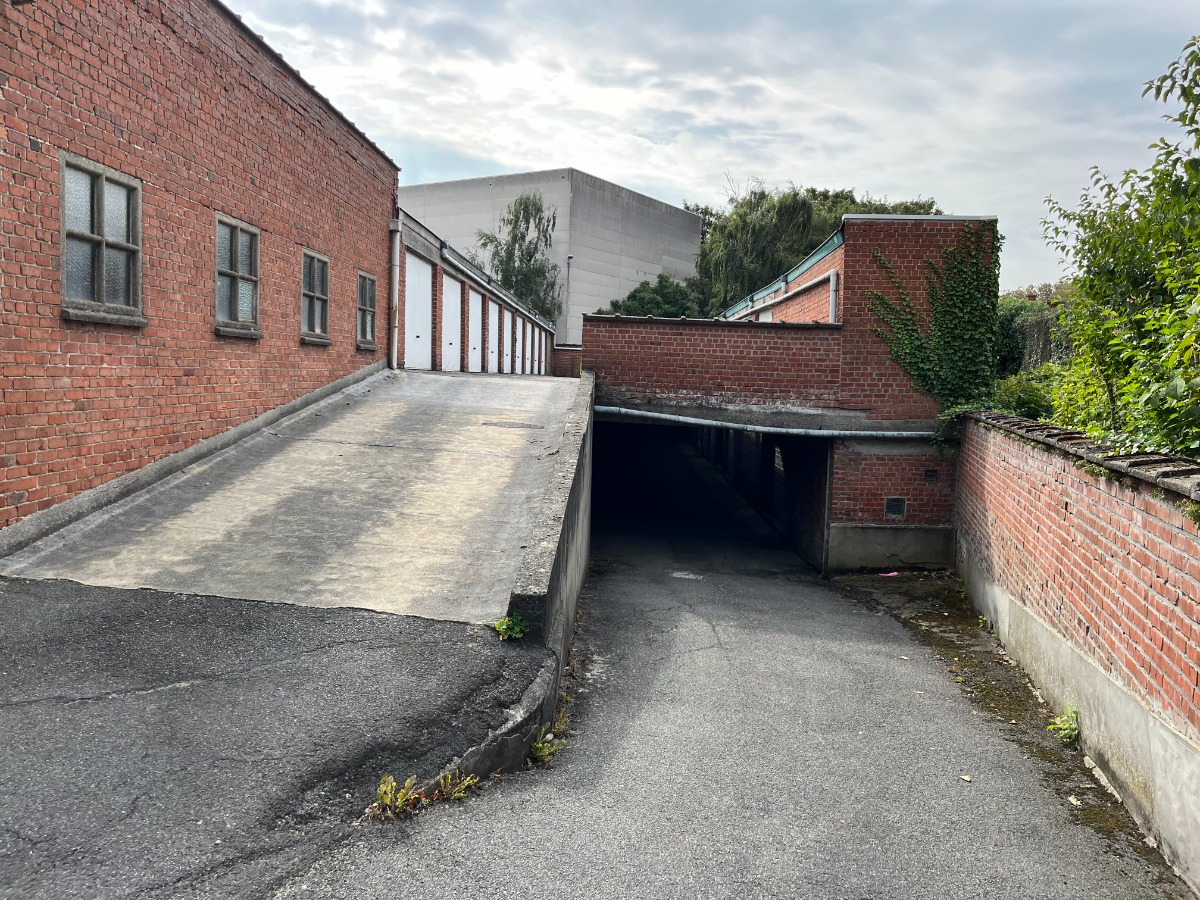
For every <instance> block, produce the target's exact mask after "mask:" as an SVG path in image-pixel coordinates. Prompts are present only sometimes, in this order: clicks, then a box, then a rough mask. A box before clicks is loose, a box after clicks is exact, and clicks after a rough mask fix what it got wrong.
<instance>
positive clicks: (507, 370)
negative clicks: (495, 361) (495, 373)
mask: <svg viewBox="0 0 1200 900" xmlns="http://www.w3.org/2000/svg"><path fill="white" fill-rule="evenodd" d="M500 341H501V343H502V344H503V345H504V346H503V347H501V352H502V353H503V354H504V374H505V375H509V374H512V370H513V368H512V345H513V317H512V313H510V312H509V311H508V310H507V309H506V310H504V331H502V332H501V333H500Z"/></svg>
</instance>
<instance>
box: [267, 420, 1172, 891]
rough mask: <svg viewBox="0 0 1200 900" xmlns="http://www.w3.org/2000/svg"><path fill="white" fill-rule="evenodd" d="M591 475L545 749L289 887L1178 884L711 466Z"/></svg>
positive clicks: (1120, 887)
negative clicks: (831, 581) (588, 531)
mask: <svg viewBox="0 0 1200 900" xmlns="http://www.w3.org/2000/svg"><path fill="white" fill-rule="evenodd" d="M613 466H615V467H616V471H615V472H614V471H612V467H613ZM606 469H607V470H608V471H607V473H606ZM595 483H596V495H595V498H596V504H595V507H594V510H595V523H594V524H595V529H594V532H593V535H594V540H593V558H594V568H593V577H592V579H591V581H590V582H589V585H588V587H587V589H586V592H585V598H584V601H583V604H582V608H583V609H584V614H585V620H584V626H583V630H582V648H581V649H582V650H583V651H584V656H585V661H584V663H583V665H582V671H583V673H584V675H583V676H582V677H581V679H580V683H579V685H578V687H577V688H575V690H576V694H577V697H576V701H575V703H574V704H573V707H574V709H575V728H576V733H575V734H574V735H572V736H570V737H569V744H568V746H567V748H566V749H564V750H562V751H560V753H559V754H558V756H557V757H556V759H555V761H554V763H553V767H552V768H551V769H549V770H548V771H538V772H533V773H530V774H527V775H520V776H517V777H514V778H512V779H509V780H507V781H506V782H504V783H502V784H500V785H498V786H495V787H492V788H489V789H488V790H487V791H486V792H484V793H483V794H482V795H481V796H480V797H478V798H476V799H474V800H472V801H470V802H469V803H467V804H465V805H463V806H460V807H453V808H447V809H441V810H437V811H434V812H431V813H429V814H428V815H426V816H423V817H422V818H421V819H419V820H417V821H416V822H415V823H412V824H407V825H404V826H401V827H398V828H397V827H378V828H370V829H367V830H365V831H364V833H363V834H362V836H361V838H360V840H359V841H357V842H355V843H354V844H346V845H343V846H341V847H339V848H338V849H337V850H336V851H334V852H332V853H330V854H328V855H326V856H324V857H322V858H321V859H320V860H319V861H318V862H316V863H315V865H314V866H313V867H312V868H310V869H309V870H308V871H306V872H304V873H303V874H300V875H298V876H296V877H294V878H292V879H290V880H289V881H288V882H287V883H286V884H285V885H284V886H282V887H281V888H280V890H279V891H278V893H277V894H276V895H275V896H276V897H281V898H287V900H300V898H310V897H320V898H345V900H349V898H391V897H396V896H403V897H405V898H440V897H452V896H453V897H464V898H501V897H504V898H509V897H513V898H516V897H556V898H557V897H562V898H567V897H572V898H574V897H587V898H694V897H704V898H735V897H736V898H761V897H770V898H820V900H913V898H929V900H946V898H954V900H964V898H993V900H1014V898H1020V900H1033V898H1037V900H1101V898H1103V900H1132V898H1139V900H1148V898H1162V900H1165V898H1168V897H1175V898H1177V900H1183V898H1185V897H1187V896H1188V893H1187V890H1186V888H1183V887H1181V886H1180V885H1179V884H1178V882H1176V881H1175V880H1174V879H1173V878H1171V877H1170V873H1169V872H1164V870H1163V869H1162V868H1160V867H1156V866H1154V865H1152V864H1150V863H1149V862H1147V861H1146V860H1145V859H1143V857H1141V856H1140V855H1139V854H1137V853H1132V854H1123V853H1118V852H1115V851H1114V850H1113V848H1112V847H1111V846H1110V845H1109V843H1108V842H1107V841H1106V840H1105V839H1104V838H1103V837H1102V836H1101V835H1099V834H1097V833H1096V832H1095V831H1093V830H1091V829H1090V828H1087V827H1084V826H1082V825H1080V824H1077V822H1076V821H1075V813H1074V811H1073V810H1074V807H1072V805H1071V804H1070V803H1069V802H1068V797H1066V796H1064V795H1063V794H1062V793H1059V792H1058V791H1056V790H1055V789H1054V787H1053V786H1052V785H1050V784H1048V783H1047V782H1046V780H1045V779H1044V777H1043V775H1044V774H1045V770H1044V769H1043V766H1042V763H1041V761H1040V760H1039V759H1036V758H1031V756H1030V754H1029V753H1028V752H1027V751H1026V750H1025V749H1024V748H1023V747H1022V746H1020V745H1019V744H1016V743H1012V742H1010V741H1008V740H1006V739H1005V737H1004V729H1005V727H1006V726H1005V725H1004V723H1002V722H997V721H995V720H994V719H990V718H989V717H988V715H986V714H984V713H981V712H980V711H979V710H978V708H977V707H975V706H973V705H972V704H971V703H970V702H969V701H968V700H966V699H964V695H963V692H962V690H961V689H960V688H959V687H958V686H957V685H956V684H954V683H953V681H952V680H951V677H950V676H949V675H948V674H947V672H946V663H944V662H939V661H938V660H937V659H936V658H935V654H934V651H933V650H932V649H931V648H929V647H927V646H925V645H923V644H919V643H917V642H916V641H914V640H913V639H912V638H911V637H910V635H909V633H908V632H907V631H905V630H904V629H903V628H902V627H901V626H900V625H899V624H898V623H897V622H896V621H895V620H893V619H892V618H890V617H889V616H887V615H883V614H880V613H879V611H878V610H876V609H873V608H871V607H868V606H865V605H860V604H858V603H855V602H852V601H849V600H847V599H846V598H845V597H843V596H842V595H841V594H840V593H839V592H837V591H836V590H834V589H832V588H831V587H830V586H829V585H828V584H825V583H823V582H821V581H820V580H819V579H817V578H816V577H815V576H814V575H813V574H812V573H811V572H810V571H808V570H807V569H805V568H804V567H803V566H801V565H800V564H799V563H798V560H797V559H796V558H795V557H794V556H792V555H791V554H789V553H787V552H786V551H785V550H784V549H783V548H782V546H781V545H780V543H779V542H778V541H777V540H776V539H775V538H774V537H773V536H772V534H771V533H770V532H769V531H767V530H766V529H764V527H763V526H762V523H761V522H760V521H759V520H757V519H756V517H755V516H754V515H753V514H751V513H750V512H749V511H748V510H747V509H746V508H745V507H744V506H743V505H741V504H740V502H739V501H738V500H737V498H736V497H733V496H732V495H730V493H729V492H728V490H727V488H725V486H724V484H723V482H722V480H721V479H720V478H719V476H716V475H715V474H714V473H713V472H712V471H711V470H710V469H707V468H706V467H705V465H704V464H703V463H702V462H700V461H697V460H695V459H694V458H691V457H689V456H688V455H687V454H686V453H679V452H677V449H676V448H672V447H669V446H659V447H658V448H655V447H653V446H650V447H647V446H640V447H639V446H638V442H636V441H630V442H628V443H625V444H621V443H614V442H609V441H606V440H603V439H602V435H601V433H600V432H599V431H598V432H597V437H596V482H595ZM964 776H966V778H964ZM967 778H969V779H970V780H966V779H967ZM1159 865H1160V866H1161V863H1160V864H1159Z"/></svg>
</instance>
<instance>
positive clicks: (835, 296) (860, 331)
mask: <svg viewBox="0 0 1200 900" xmlns="http://www.w3.org/2000/svg"><path fill="white" fill-rule="evenodd" d="M979 226H982V227H987V228H994V227H995V220H994V219H987V218H980V217H956V216H846V217H845V218H844V219H843V221H842V224H841V227H840V228H839V230H838V231H837V232H836V233H835V234H834V235H832V236H831V237H830V238H829V240H827V241H826V242H825V243H824V244H823V245H822V246H821V247H819V248H818V249H817V250H816V251H814V252H813V253H812V254H811V255H809V256H808V257H807V258H806V259H805V260H803V261H802V262H800V263H799V264H798V265H797V266H796V267H795V268H793V269H792V270H791V271H790V272H788V273H786V274H784V275H783V276H781V277H780V278H779V279H777V280H776V281H774V282H772V283H771V284H770V285H767V286H766V287H764V288H763V289H762V290H760V291H758V292H756V293H755V294H754V295H752V296H751V297H748V298H746V299H745V300H743V301H742V302H741V303H739V304H736V305H735V306H733V307H731V309H730V310H728V311H727V312H726V313H725V314H724V318H723V319H721V320H716V321H713V320H678V319H676V320H663V319H629V318H623V317H620V316H615V317H614V316H589V317H585V319H584V341H583V357H584V358H583V365H584V367H585V368H590V369H594V370H595V372H596V381H597V391H598V400H597V402H598V404H600V405H599V407H598V410H597V411H598V413H600V415H601V416H602V417H603V416H609V417H616V418H631V417H636V418H641V419H646V420H650V419H656V420H658V421H675V422H677V423H679V424H689V425H691V426H693V427H699V428H702V429H704V431H703V432H702V438H701V441H702V446H703V448H704V450H705V452H706V453H707V454H708V455H709V456H710V458H712V459H713V460H714V461H715V462H717V463H718V464H719V465H721V466H722V467H724V468H725V469H726V470H727V471H728V472H729V473H730V475H731V477H732V478H733V479H734V481H735V482H736V483H737V484H738V485H739V487H740V488H741V489H742V490H743V492H744V493H746V494H747V495H748V496H749V497H750V498H751V500H753V501H754V502H755V504H756V506H757V507H758V508H759V509H760V511H762V512H764V513H765V514H766V515H767V516H768V517H770V518H773V519H774V520H775V521H776V522H777V523H778V524H779V525H780V526H781V527H782V528H783V529H784V530H785V531H786V532H787V533H788V534H789V535H790V536H791V538H792V540H793V545H794V546H795V548H796V550H797V552H799V553H800V555H801V556H803V557H804V558H805V559H807V560H808V561H809V562H810V563H812V564H813V565H814V566H815V567H817V568H818V569H820V570H821V571H825V572H832V571H839V570H846V569H856V568H894V567H898V566H904V565H934V566H940V565H949V564H950V563H951V562H952V561H953V554H954V550H953V532H952V527H951V523H952V514H953V505H954V491H955V469H956V466H955V461H954V459H953V457H948V456H943V455H940V454H939V453H938V451H937V450H936V448H935V447H934V446H933V444H932V442H931V436H932V432H933V429H934V425H935V422H934V420H935V419H936V417H937V415H938V412H939V411H940V407H939V405H938V404H937V402H936V401H934V400H933V399H931V398H930V397H927V396H925V395H923V394H921V393H919V392H918V391H917V390H916V388H915V387H914V385H913V383H912V381H911V379H910V378H909V377H908V375H907V373H905V372H904V370H903V369H901V368H900V366H899V365H897V364H896V362H895V361H894V360H893V359H892V358H891V352H890V350H889V349H888V347H887V345H886V344H885V343H884V342H883V341H882V340H881V339H880V338H879V337H878V336H876V334H875V333H874V331H873V330H872V329H873V327H874V326H876V325H878V324H879V322H878V319H877V317H876V316H875V315H874V314H873V313H872V312H871V311H870V310H869V308H868V303H867V292H868V291H875V290H877V291H881V292H883V293H884V294H886V295H888V296H891V295H893V294H894V293H895V287H894V285H893V284H892V282H891V279H890V277H889V275H888V272H887V270H886V269H885V268H884V267H883V265H882V264H881V263H880V261H879V256H882V257H883V258H884V259H886V260H888V262H889V263H890V264H891V266H892V268H893V271H894V272H895V273H896V276H897V277H898V278H899V279H900V281H901V282H902V283H903V284H904V286H905V288H906V290H907V291H908V293H909V295H910V296H911V298H912V301H913V307H914V310H915V311H916V312H917V313H918V314H920V313H927V312H928V305H927V297H926V293H925V279H926V275H927V274H928V266H927V263H926V260H933V261H934V262H941V261H942V254H943V252H944V251H945V249H946V248H947V247H950V246H953V245H955V244H957V243H958V241H959V239H960V237H961V236H962V232H963V229H964V228H967V227H979ZM877 254H878V255H879V256H877Z"/></svg>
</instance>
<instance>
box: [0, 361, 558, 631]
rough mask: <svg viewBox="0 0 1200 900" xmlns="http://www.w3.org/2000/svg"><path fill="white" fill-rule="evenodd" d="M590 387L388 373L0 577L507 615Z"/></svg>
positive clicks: (18, 561)
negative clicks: (579, 404)
mask: <svg viewBox="0 0 1200 900" xmlns="http://www.w3.org/2000/svg"><path fill="white" fill-rule="evenodd" d="M579 385H580V382H579V381H576V380H573V379H558V378H538V377H521V378H516V377H511V376H509V377H501V376H481V375H469V376H468V375H456V374H445V373H427V372H384V373H380V374H378V375H375V376H372V377H371V378H369V379H367V380H366V381H363V382H361V383H360V384H358V385H355V386H354V387H351V388H349V389H347V390H345V391H342V392H340V393H338V394H336V395H334V396H333V397H330V398H328V399H326V400H324V401H322V402H320V403H318V404H316V405H314V406H312V407H310V408H308V409H306V410H304V411H302V412H300V413H297V414H296V415H293V416H291V417H289V418H287V419H284V420H282V421H281V422H279V423H277V424H276V425H275V426H273V427H270V428H268V429H265V430H263V431H261V432H259V433H257V434H255V435H253V436H252V437H250V438H247V439H246V440H243V441H241V442H240V443H238V444H236V445H234V446H233V447H230V448H228V449H226V450H223V451H221V452H219V453H217V454H215V455H213V456H211V457H209V458H207V459H205V460H203V461H201V462H200V463H197V464H195V465H192V466H190V467H189V468H187V469H185V470H183V471H181V472H179V473H177V474H175V475H172V476H170V477H168V478H167V479H165V480H164V481H162V482H160V483H158V484H156V485H154V486H152V487H151V488H149V489H147V490H145V491H142V492H140V493H138V494H135V495H133V496H131V497H128V498H126V499H124V500H122V501H120V502H118V503H116V504H114V505H113V506H110V507H108V508H106V509H103V510H101V511H100V512H98V513H94V514H93V515H91V516H88V517H87V518H84V519H82V520H80V521H78V522H76V523H74V524H72V525H70V526H68V527H66V528H64V529H63V530H61V531H59V532H57V533H55V534H52V535H50V536H49V537H47V538H44V539H42V540H41V541H38V542H37V543H34V544H32V545H30V546H29V547H26V548H25V549H23V550H21V551H18V552H17V553H15V554H13V555H11V556H8V557H6V558H4V559H0V575H8V576H18V577H27V578H39V579H44V578H52V579H70V580H73V581H77V582H80V583H83V584H89V585H96V586H106V587H122V588H154V589H157V590H161V591H177V592H188V593H195V594H204V595H214V596H221V597H230V598H240V599H249V600H267V601H285V602H288V603H296V604H301V605H307V606H324V607H360V608H367V609H374V610H380V611H385V612H391V613H401V614H406V615H417V616H423V617H426V618H434V619H443V620H452V621H463V622H476V623H480V622H490V621H495V620H496V619H498V618H500V617H501V616H503V615H504V614H505V613H506V611H507V608H508V601H509V592H510V590H511V589H512V586H513V581H514V577H515V575H516V572H517V568H518V566H519V564H520V561H521V557H522V550H523V549H524V546H525V545H526V544H527V543H528V542H529V540H530V538H531V536H532V535H533V533H534V531H535V525H536V523H535V522H534V521H533V517H534V515H535V514H536V511H537V505H536V503H535V502H534V501H536V500H537V499H538V498H539V497H541V495H542V494H543V492H544V491H545V490H546V484H547V481H548V479H549V477H550V472H551V470H552V468H553V463H554V460H553V457H554V455H555V454H556V453H557V452H558V450H559V448H560V446H561V443H562V427H561V426H562V424H563V422H564V419H565V418H566V415H567V413H568V411H569V410H570V409H571V405H572V403H573V401H574V399H575V393H576V391H577V390H578V388H579Z"/></svg>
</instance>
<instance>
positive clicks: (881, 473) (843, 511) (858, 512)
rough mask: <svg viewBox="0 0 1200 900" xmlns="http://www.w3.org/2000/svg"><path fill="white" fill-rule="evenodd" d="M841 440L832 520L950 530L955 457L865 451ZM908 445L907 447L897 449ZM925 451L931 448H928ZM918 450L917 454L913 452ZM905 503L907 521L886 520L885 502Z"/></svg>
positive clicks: (835, 464)
mask: <svg viewBox="0 0 1200 900" xmlns="http://www.w3.org/2000/svg"><path fill="white" fill-rule="evenodd" d="M857 444H858V442H855V441H836V442H834V448H833V480H832V483H831V496H830V521H831V522H834V523H837V524H854V525H948V524H950V521H951V519H952V516H953V513H954V487H955V481H956V469H957V467H956V465H955V459H954V457H948V456H940V455H938V454H937V453H936V452H934V451H933V449H932V447H930V449H929V450H928V452H920V451H919V449H917V448H915V447H914V448H909V452H906V453H899V452H895V450H893V451H892V452H886V453H881V452H864V451H863V450H861V449H859V448H858V446H857ZM899 446H905V445H897V447H899ZM925 446H929V445H928V444H926V445H925ZM914 449H916V450H917V452H913V450H914ZM889 497H891V498H904V501H905V511H904V515H903V516H898V517H889V516H887V515H885V512H884V509H885V501H886V500H887V499H888V498H889Z"/></svg>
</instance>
